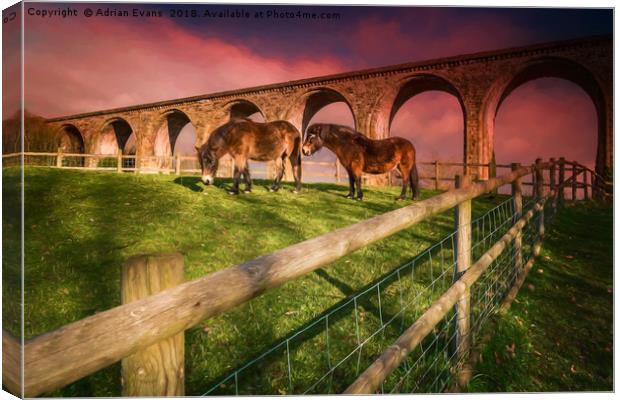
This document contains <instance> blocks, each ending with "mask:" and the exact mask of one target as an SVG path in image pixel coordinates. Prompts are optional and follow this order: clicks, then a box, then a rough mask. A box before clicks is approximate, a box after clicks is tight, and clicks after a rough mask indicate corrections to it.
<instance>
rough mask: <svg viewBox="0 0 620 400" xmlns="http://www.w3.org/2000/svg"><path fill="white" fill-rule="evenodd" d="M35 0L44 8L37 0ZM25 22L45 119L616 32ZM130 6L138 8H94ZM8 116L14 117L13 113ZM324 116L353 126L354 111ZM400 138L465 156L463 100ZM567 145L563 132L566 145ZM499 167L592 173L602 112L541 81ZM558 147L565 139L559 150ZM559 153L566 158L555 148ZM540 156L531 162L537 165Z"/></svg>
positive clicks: (528, 24) (407, 123)
mask: <svg viewBox="0 0 620 400" xmlns="http://www.w3.org/2000/svg"><path fill="white" fill-rule="evenodd" d="M31 4H33V3H31ZM34 6H35V7H36V9H38V10H43V9H46V10H55V9H59V8H60V9H63V8H65V7H67V6H69V7H71V8H77V9H78V10H79V14H80V15H79V16H77V17H70V18H64V19H63V18H41V17H38V16H30V15H27V16H26V18H25V24H26V34H25V48H26V51H25V61H26V68H25V79H26V81H25V82H26V83H25V95H26V108H27V109H28V110H29V111H30V112H32V113H35V114H39V115H43V116H46V117H52V116H59V115H66V114H72V113H79V112H87V111H93V110H99V109H104V108H112V107H121V106H127V105H133V104H137V103H144V102H152V101H158V100H168V99H174V98H179V97H186V96H192V95H199V94H205V93H210V92H216V91H221V90H230V89H235V88H243V87H247V86H254V85H262V84H268V83H275V82H280V81H286V80H292V79H301V78H307V77H313V76H319V75H325V74H332V73H337V72H345V71H350V70H356V69H363V68H370V67H378V66H384V65H389V64H396V63H404V62H411V61H419V60H424V59H429V58H435V57H441V56H451V55H457V54H463V53H470V52H476V51H484V50H493V49H499V48H504V47H510V46H520V45H527V44H533V43H539V42H546V41H553V40H562V39H570V38H575V37H581V36H589V35H600V34H610V33H611V32H612V13H611V11H609V10H571V9H561V10H559V9H507V8H503V9H484V8H419V7H409V8H403V7H325V6H322V7H295V6H292V7H285V6H262V7H259V6H243V7H239V6H237V7H235V6H233V7H229V6H213V5H210V6H208V7H207V6H200V5H192V6H182V5H175V6H174V8H175V9H177V10H191V9H197V10H198V13H200V14H202V13H203V12H204V10H205V9H208V10H210V11H215V12H217V11H221V10H223V9H231V10H235V9H240V8H242V9H244V10H246V11H248V12H250V13H255V12H256V11H263V12H265V13H266V12H267V11H270V10H273V9H274V8H276V9H277V10H279V11H298V10H299V11H302V12H303V11H313V12H338V13H340V18H339V19H338V20H320V21H303V20H301V21H300V20H298V19H290V20H283V19H280V20H274V19H269V20H265V19H263V20H261V19H254V18H250V19H242V20H239V19H204V18H175V19H173V18H169V17H167V15H168V14H169V7H167V6H161V5H155V6H148V5H143V6H142V7H140V9H141V10H150V11H162V12H163V14H164V17H162V18H132V17H125V18H123V17H116V18H114V17H96V16H94V17H91V18H86V17H84V16H83V11H84V10H85V8H86V6H76V5H75V4H70V5H67V4H65V5H62V4H36V5H34ZM88 7H90V8H92V9H93V10H95V11H96V9H97V8H101V9H104V10H105V8H106V7H109V8H110V9H111V10H112V9H116V10H123V9H124V10H128V11H129V12H130V13H131V12H132V9H133V8H135V6H124V5H118V4H116V5H112V4H110V5H109V6H107V5H105V4H101V3H98V4H93V5H90V6H88ZM3 110H4V112H5V115H6V113H7V112H9V110H8V109H7V107H6V105H5V106H4V107H3ZM316 119H317V120H327V121H331V122H337V123H344V124H346V123H349V122H350V121H352V118H351V116H350V113H349V111H348V109H347V108H346V107H345V106H344V105H343V104H333V105H331V106H328V107H326V108H325V109H324V110H322V111H321V112H320V113H319V114H318V115H317V116H316ZM391 134H392V135H398V136H406V137H410V138H412V139H413V140H414V143H415V144H416V145H417V146H418V148H419V152H420V154H421V156H420V157H421V158H422V159H428V160H430V159H434V158H441V159H460V158H461V157H462V143H463V138H462V135H463V120H462V115H461V111H460V108H459V107H458V103H457V102H456V99H454V98H453V97H451V96H450V95H447V94H444V93H438V92H427V93H423V94H421V95H418V96H416V97H414V98H413V99H411V100H409V101H408V102H407V103H406V104H405V105H404V106H403V108H401V110H400V111H399V113H398V114H397V115H396V118H395V121H394V124H393V127H392V131H391ZM558 135H561V136H558ZM496 136H497V137H496V153H497V158H498V161H500V162H501V161H522V162H531V161H532V160H529V157H530V155H531V154H532V151H535V152H536V154H539V155H541V156H543V157H549V156H552V155H559V153H562V154H563V155H565V156H566V157H569V158H574V159H577V160H580V161H583V162H588V163H590V164H591V163H592V161H593V159H594V152H595V148H596V116H595V111H594V107H593V106H592V104H591V102H590V100H589V98H588V97H587V96H586V94H585V92H583V91H582V90H581V89H580V88H579V87H577V86H575V85H574V84H572V83H569V82H564V81H561V80H558V79H542V80H537V81H533V82H529V83H527V84H525V85H523V86H522V87H520V88H518V89H517V90H515V91H514V92H513V94H512V95H511V96H510V97H509V98H508V99H507V100H506V101H505V102H504V104H503V105H502V107H501V109H500V111H499V114H498V116H497V127H496ZM558 137H562V138H563V140H562V141H561V143H560V144H561V145H563V146H565V148H561V149H557V145H558V143H559V141H558ZM550 144H553V145H554V146H553V147H554V151H551V149H550V147H552V146H550ZM524 158H527V159H524Z"/></svg>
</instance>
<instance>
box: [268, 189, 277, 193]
mask: <svg viewBox="0 0 620 400" xmlns="http://www.w3.org/2000/svg"><path fill="white" fill-rule="evenodd" d="M269 191H270V192H271V193H275V192H277V191H278V188H269Z"/></svg>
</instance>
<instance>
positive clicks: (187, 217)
mask: <svg viewBox="0 0 620 400" xmlns="http://www.w3.org/2000/svg"><path fill="white" fill-rule="evenodd" d="M3 179H4V181H3V184H4V193H3V195H4V203H3V204H4V210H5V214H4V215H5V217H4V221H3V229H4V231H5V232H10V231H11V229H15V227H17V226H19V215H18V214H16V213H15V212H14V210H15V209H16V208H17V204H15V203H16V201H17V199H18V197H17V194H18V193H19V170H18V169H5V170H4V171H3ZM25 181H26V184H25V199H26V203H25V209H26V211H25V221H24V234H25V239H26V247H25V257H26V261H25V298H26V304H25V327H24V328H25V333H26V337H27V338H30V337H33V336H36V335H39V334H42V333H45V332H47V331H50V330H52V329H56V328H58V327H61V326H63V325H65V324H67V323H70V322H73V321H76V320H79V319H82V318H85V317H87V316H89V315H92V314H94V313H96V312H99V311H103V310H106V309H109V308H111V307H114V306H116V305H118V304H119V303H120V281H119V280H120V268H121V265H122V263H123V261H124V260H125V259H127V258H128V257H129V256H132V255H134V254H138V253H144V252H170V251H179V252H181V253H183V254H184V258H185V275H186V279H188V280H190V279H196V278H198V277H201V276H204V275H205V274H208V273H210V272H213V271H217V270H220V269H223V268H227V267H230V266H233V265H236V264H239V263H242V262H244V261H247V260H250V259H252V258H255V257H258V256H260V255H263V254H266V253H269V252H271V251H274V250H277V249H280V248H283V247H286V246H289V245H291V244H294V243H298V242H300V241H303V240H306V239H309V238H312V237H315V236H317V235H320V234H323V233H327V232H330V231H333V230H334V229H337V228H340V227H343V226H347V225H350V224H353V223H355V222H358V221H361V220H363V219H367V218H370V217H372V216H374V215H377V214H380V213H384V212H387V211H390V210H393V209H395V208H397V207H402V206H403V205H406V204H409V203H410V200H408V201H406V202H395V201H394V198H395V197H396V195H397V194H398V192H399V189H398V188H376V189H371V188H366V190H365V200H364V201H363V202H361V203H360V202H356V201H352V200H347V199H345V198H344V197H343V195H344V194H346V191H347V190H346V187H344V186H341V185H335V184H306V185H304V190H303V192H302V193H301V194H299V195H295V194H293V193H292V192H291V189H292V186H291V185H285V187H284V188H283V189H282V190H281V191H280V192H279V193H269V192H268V191H267V190H266V189H265V186H267V184H268V182H267V181H255V188H254V192H253V193H252V194H249V195H240V196H230V195H228V194H227V193H226V192H225V190H224V187H225V186H227V185H229V184H230V181H229V180H225V179H224V180H218V181H217V186H215V187H213V186H212V187H208V188H205V187H204V186H202V184H200V183H199V180H198V178H197V177H192V176H186V177H175V176H166V175H136V174H131V173H126V174H115V173H98V172H85V171H67V170H55V169H47V168H27V169H26V171H25ZM435 194H437V192H433V191H423V192H422V196H423V198H428V197H430V196H433V195H435ZM504 199H505V197H502V196H497V197H484V198H481V199H479V200H476V201H474V215H480V214H481V213H483V212H484V211H486V210H488V209H490V208H491V207H493V206H494V205H496V204H497V203H498V202H499V201H502V200H504ZM7 200H8V201H7ZM7 211H9V214H7ZM452 229H453V214H452V211H448V212H446V213H443V214H442V215H439V216H437V217H435V218H433V219H431V220H429V221H425V222H424V223H421V224H417V225H416V226H414V227H412V228H410V229H406V230H404V231H402V232H400V233H398V234H396V235H394V236H392V237H390V238H387V239H384V240H382V241H379V242H377V243H375V244H373V245H371V246H367V247H366V248H364V249H361V250H358V251H356V252H354V253H353V254H351V255H349V256H347V257H344V258H342V259H341V260H339V261H337V262H334V263H332V264H330V265H328V266H326V267H325V268H323V269H321V270H318V271H316V272H314V273H310V274H308V275H306V276H304V277H302V278H300V279H297V280H295V281H293V282H290V283H288V284H285V285H283V286H282V287H280V288H277V289H275V290H272V291H270V292H269V293H266V294H264V295H262V296H260V297H259V298H256V299H254V300H252V301H250V302H248V303H246V304H243V305H241V306H239V307H237V308H235V309H233V310H230V311H229V312H227V313H225V314H224V315H221V316H218V317H215V318H212V319H210V320H208V321H204V322H202V323H201V324H199V325H198V326H196V327H194V328H192V329H190V330H188V331H187V332H186V345H185V346H186V351H185V353H186V393H187V394H188V395H197V394H201V393H203V392H204V391H205V390H207V389H208V388H210V387H211V386H212V385H213V384H215V383H217V382H219V380H221V379H222V378H223V377H225V376H226V375H227V373H228V372H229V371H230V370H231V369H234V368H236V367H239V366H242V365H244V363H246V362H247V361H248V360H250V359H252V358H253V357H254V356H256V355H259V354H261V352H263V351H265V350H268V349H269V348H271V346H273V345H274V344H276V343H278V342H279V341H280V340H281V339H282V338H285V337H287V335H289V334H290V333H291V332H293V331H296V330H299V329H301V328H303V327H306V326H308V324H309V323H312V321H314V320H316V318H317V317H319V316H321V315H323V314H324V313H325V312H326V310H329V309H330V308H333V307H335V306H337V305H339V304H342V302H343V301H344V300H345V299H347V298H348V297H350V296H351V295H352V294H354V293H356V292H359V291H360V290H361V289H362V288H365V287H367V286H368V285H370V284H371V283H373V282H375V281H377V280H378V279H379V278H381V277H383V276H385V275H386V274H387V273H389V272H390V271H392V270H393V269H394V268H396V267H398V266H400V265H402V264H404V263H405V262H407V261H409V260H411V259H412V258H413V257H414V256H415V255H416V254H418V253H419V252H420V251H422V250H423V249H425V248H427V247H428V246H429V245H431V244H433V243H435V242H436V241H437V240H438V239H440V238H442V237H444V236H445V235H446V234H448V233H450V232H451V231H452ZM4 238H5V240H4V248H3V250H4V254H5V257H4V264H3V273H4V275H5V280H4V281H3V291H4V293H5V301H4V302H3V315H4V317H3V323H4V326H5V329H7V328H8V329H9V330H12V331H14V332H17V331H18V328H19V326H18V321H19V309H18V307H16V304H17V303H16V302H14V301H6V294H7V293H15V284H16V283H18V282H19V276H18V272H16V271H18V269H17V268H14V266H12V265H7V263H8V262H10V260H15V259H16V258H15V257H13V258H11V256H12V255H13V256H15V254H16V250H18V249H19V247H18V246H19V241H18V238H17V237H15V236H11V235H6V234H5V235H4ZM608 257H609V256H608ZM447 258H448V259H449V257H447ZM17 259H18V258H17ZM7 277H8V279H7ZM450 278H451V277H450ZM416 279H418V281H416V282H417V283H416V284H415V285H411V286H410V287H409V288H408V290H409V291H410V292H411V293H416V292H419V291H420V290H422V288H423V285H424V283H425V282H428V280H429V278H428V277H427V276H424V275H423V274H422V275H421V276H420V277H418V276H417V275H416ZM444 286H445V285H444ZM437 289H439V288H437ZM11 290H13V292H11ZM382 293H383V294H382V296H384V297H383V300H384V304H383V307H384V309H385V310H387V311H386V312H393V310H392V309H391V307H392V305H391V303H389V301H390V299H391V300H392V301H393V302H397V297H398V296H395V295H394V293H396V292H395V291H394V290H393V288H392V287H391V286H388V285H386V287H385V288H382ZM438 294H440V292H439V290H437V291H436V292H434V293H432V297H436V296H437V295H438ZM430 301H431V298H428V299H425V300H424V301H423V302H421V303H420V305H419V306H420V307H423V306H428V304H430ZM376 305H377V304H376V299H374V298H368V299H367V300H365V301H364V303H363V304H362V305H361V306H360V309H357V310H348V311H347V312H348V314H347V315H344V314H345V312H344V311H343V316H342V318H341V319H338V318H336V319H335V321H334V326H333V327H332V332H334V335H335V337H334V338H332V339H330V340H331V341H332V351H333V354H334V357H336V356H342V355H344V354H345V353H346V351H345V350H346V346H348V345H350V343H351V342H353V341H354V336H355V335H354V333H353V332H354V330H355V328H354V326H355V325H354V324H353V323H352V322H351V321H352V316H355V315H356V313H357V316H356V318H360V319H362V320H363V321H362V325H361V329H362V334H367V333H368V332H371V331H372V330H373V327H376V325H377V320H378V318H379V316H378V315H377V313H376V308H377V307H376ZM419 311H420V310H419V309H418V310H416V312H419ZM408 318H409V319H408V320H407V321H406V322H412V321H413V319H414V318H415V313H412V315H410V316H409V317H408ZM405 326H407V324H405ZM110 329H114V327H110ZM389 334H391V336H390V335H389ZM396 337H397V331H395V330H394V331H390V332H387V331H386V334H384V335H382V336H381V341H378V342H377V343H373V344H372V345H371V346H369V347H368V354H365V355H364V360H365V362H369V361H372V359H373V358H374V356H375V355H377V354H379V353H380V352H381V351H382V350H383V349H384V348H385V345H386V344H387V343H391V342H392V341H393V340H394V339H395V338H396ZM301 339H303V340H302V341H301V343H300V344H299V345H296V347H295V348H292V349H291V352H292V358H293V362H294V363H295V367H296V368H295V370H294V371H293V373H294V376H295V379H296V380H297V379H298V380H299V382H303V383H307V382H312V381H313V380H316V379H317V374H319V375H320V374H321V373H322V371H320V370H317V369H316V368H314V367H310V366H313V365H315V364H316V363H318V362H323V363H324V361H325V360H324V359H322V358H321V357H322V354H323V353H322V352H321V351H319V350H320V349H323V347H324V346H325V342H324V341H323V340H324V339H322V337H320V336H319V335H316V334H313V333H312V332H310V335H309V336H308V337H302V338H301ZM335 343H338V345H339V346H340V347H338V345H336V344H335ZM282 356H283V354H282V351H279V352H278V354H277V355H275V356H274V358H273V359H269V360H266V361H265V362H264V363H261V364H260V365H257V366H256V367H255V368H254V370H248V371H247V375H248V376H249V377H248V378H245V379H247V381H244V382H243V385H244V390H247V391H248V392H249V393H253V394H256V393H275V394H277V393H288V382H287V381H288V379H287V378H286V376H285V374H283V373H282ZM343 369H346V370H345V372H343V374H342V375H338V374H336V375H335V376H336V377H339V376H341V377H342V379H344V378H345V377H346V378H347V379H349V377H350V375H351V374H352V373H354V372H355V371H354V369H355V365H354V364H353V365H351V363H346V364H345V365H343ZM351 371H353V372H351ZM252 376H254V377H258V376H260V377H261V378H260V379H253V378H252ZM476 382H477V383H478V384H480V382H482V380H481V379H477V380H476V381H475V382H474V384H475V383H476ZM342 383H344V381H343V382H341V384H342ZM294 384H295V383H294ZM295 385H296V384H295ZM295 388H296V389H297V387H296V386H295ZM226 389H227V390H230V388H229V387H228V388H226ZM319 390H322V389H319ZM325 392H326V391H323V393H325ZM119 394H120V367H119V364H118V363H117V364H115V365H113V366H111V367H109V368H106V369H104V370H102V371H100V372H98V373H95V374H93V375H91V376H90V377H87V378H84V379H81V380H80V381H78V382H76V383H74V384H72V385H69V386H67V387H66V388H63V389H61V390H57V391H54V392H52V393H48V395H51V396H118V395H119Z"/></svg>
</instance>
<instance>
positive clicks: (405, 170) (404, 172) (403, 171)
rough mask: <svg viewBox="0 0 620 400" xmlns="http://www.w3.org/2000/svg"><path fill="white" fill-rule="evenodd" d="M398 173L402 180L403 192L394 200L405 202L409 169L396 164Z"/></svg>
mask: <svg viewBox="0 0 620 400" xmlns="http://www.w3.org/2000/svg"><path fill="white" fill-rule="evenodd" d="M398 171H399V172H400V175H401V177H402V178H403V190H401V192H400V196H398V197H397V198H396V200H405V197H406V196H407V186H408V185H409V171H410V170H409V169H408V168H407V167H406V166H405V165H403V164H402V163H401V164H398Z"/></svg>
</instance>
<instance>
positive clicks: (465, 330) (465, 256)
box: [454, 175, 472, 389]
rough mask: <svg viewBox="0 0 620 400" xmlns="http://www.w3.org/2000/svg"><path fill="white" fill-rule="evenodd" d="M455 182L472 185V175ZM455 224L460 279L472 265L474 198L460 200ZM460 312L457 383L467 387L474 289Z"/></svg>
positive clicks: (458, 177)
mask: <svg viewBox="0 0 620 400" xmlns="http://www.w3.org/2000/svg"><path fill="white" fill-rule="evenodd" d="M454 185H455V186H456V188H457V189H459V188H462V187H467V186H470V185H471V176H470V175H456V176H455V177H454ZM454 224H455V230H456V274H455V279H459V278H460V277H461V276H462V275H463V274H464V273H465V272H466V271H467V270H468V269H469V267H470V265H471V257H472V254H471V200H466V201H463V202H462V203H460V204H459V205H458V206H456V208H455V214H454ZM455 312H456V331H457V336H456V352H457V368H458V371H457V384H458V386H459V387H460V388H461V389H463V388H465V387H466V386H467V382H469V379H470V378H471V375H472V368H471V365H470V364H469V353H470V348H471V335H470V332H471V331H470V314H471V313H470V292H469V289H467V290H466V291H465V292H464V293H463V294H462V295H461V296H460V297H459V300H458V301H457V303H456V306H455Z"/></svg>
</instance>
